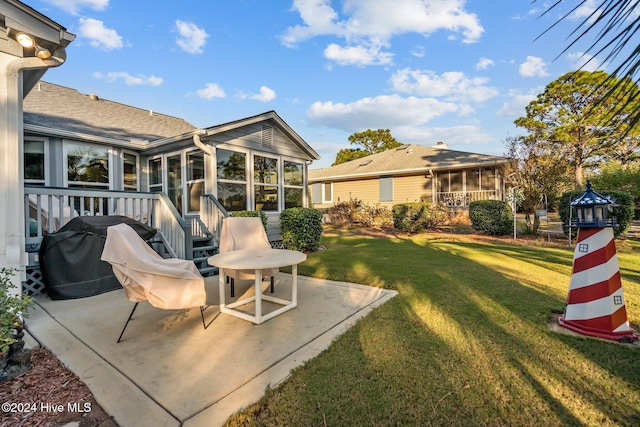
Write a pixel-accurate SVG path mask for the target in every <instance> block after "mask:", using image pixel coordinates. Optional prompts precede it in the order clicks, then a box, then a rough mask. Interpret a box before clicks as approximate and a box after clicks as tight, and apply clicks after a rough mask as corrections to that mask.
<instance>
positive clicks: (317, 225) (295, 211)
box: [280, 208, 322, 252]
mask: <svg viewBox="0 0 640 427" xmlns="http://www.w3.org/2000/svg"><path fill="white" fill-rule="evenodd" d="M280 226H281V227H282V243H283V244H284V247H285V248H287V249H292V250H296V251H301V252H305V251H315V250H316V249H318V246H319V245H320V238H321V237H322V213H321V212H320V211H319V210H316V209H312V208H289V209H285V210H283V211H282V212H281V213H280Z"/></svg>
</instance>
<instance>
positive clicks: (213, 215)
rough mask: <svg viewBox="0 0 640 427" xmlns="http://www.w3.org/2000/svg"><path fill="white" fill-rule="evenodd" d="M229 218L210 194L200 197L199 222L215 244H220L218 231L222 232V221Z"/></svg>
mask: <svg viewBox="0 0 640 427" xmlns="http://www.w3.org/2000/svg"><path fill="white" fill-rule="evenodd" d="M228 216H229V212H227V210H226V209H225V208H224V207H223V206H222V204H220V202H219V201H218V199H216V198H215V197H214V196H212V195H211V194H205V195H203V196H201V197H200V220H201V221H202V222H203V224H204V225H205V227H206V228H207V229H208V230H209V232H211V234H212V235H213V236H214V238H215V239H216V244H219V243H220V231H221V230H222V220H223V219H224V218H226V217H228Z"/></svg>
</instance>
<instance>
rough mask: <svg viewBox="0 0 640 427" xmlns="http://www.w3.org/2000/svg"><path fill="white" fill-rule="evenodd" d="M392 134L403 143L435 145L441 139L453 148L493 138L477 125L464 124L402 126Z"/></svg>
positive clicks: (488, 140)
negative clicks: (433, 126) (434, 126)
mask: <svg viewBox="0 0 640 427" xmlns="http://www.w3.org/2000/svg"><path fill="white" fill-rule="evenodd" d="M392 133H393V136H394V137H395V138H396V139H397V140H398V141H401V142H402V143H404V144H419V145H427V146H431V145H435V144H436V142H438V141H442V142H444V143H446V144H447V145H449V148H453V147H454V146H456V145H468V144H481V143H487V142H491V141H493V138H492V137H491V136H489V135H488V134H487V133H486V132H484V131H483V130H482V129H481V128H479V127H478V126H473V125H464V126H452V127H437V128H429V127H414V126H402V127H398V128H395V129H393V132H392Z"/></svg>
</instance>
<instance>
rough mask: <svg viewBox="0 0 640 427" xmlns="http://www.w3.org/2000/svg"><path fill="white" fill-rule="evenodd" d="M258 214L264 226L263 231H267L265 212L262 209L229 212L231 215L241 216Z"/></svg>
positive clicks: (248, 216)
mask: <svg viewBox="0 0 640 427" xmlns="http://www.w3.org/2000/svg"><path fill="white" fill-rule="evenodd" d="M258 215H259V216H260V220H261V221H262V225H263V226H264V231H265V232H266V231H267V214H265V213H264V211H236V212H231V216H236V217H243V218H256V217H258Z"/></svg>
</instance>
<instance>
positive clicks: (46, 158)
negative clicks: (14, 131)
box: [22, 136, 51, 187]
mask: <svg viewBox="0 0 640 427" xmlns="http://www.w3.org/2000/svg"><path fill="white" fill-rule="evenodd" d="M26 141H34V142H42V143H43V144H44V180H40V179H26V178H24V173H25V168H26V166H27V165H26V164H23V165H22V177H23V179H24V183H25V184H32V185H44V186H45V187H48V186H49V182H50V176H51V173H50V171H49V169H50V168H49V160H50V159H49V138H42V137H31V136H29V137H24V139H23V145H22V150H23V152H22V161H23V162H24V155H25V153H24V142H26Z"/></svg>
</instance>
